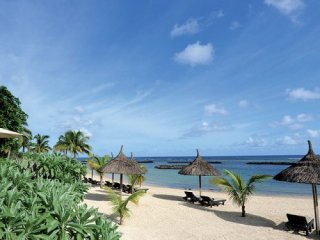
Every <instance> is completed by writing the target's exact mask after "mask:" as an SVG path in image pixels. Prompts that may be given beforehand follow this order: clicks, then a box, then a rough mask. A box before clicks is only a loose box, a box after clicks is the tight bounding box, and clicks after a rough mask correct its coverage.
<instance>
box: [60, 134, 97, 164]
mask: <svg viewBox="0 0 320 240" xmlns="http://www.w3.org/2000/svg"><path fill="white" fill-rule="evenodd" d="M88 140H89V137H88V136H85V134H84V133H83V132H81V131H72V130H70V131H67V132H66V133H65V134H64V135H61V136H60V137H59V140H58V142H57V143H56V145H54V150H55V151H59V152H63V153H65V155H67V153H68V152H70V153H72V154H73V157H74V158H76V157H77V155H78V153H86V154H89V153H90V151H91V146H90V145H88V143H87V142H88Z"/></svg>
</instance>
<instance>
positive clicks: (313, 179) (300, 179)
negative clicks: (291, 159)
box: [273, 141, 320, 235]
mask: <svg viewBox="0 0 320 240" xmlns="http://www.w3.org/2000/svg"><path fill="white" fill-rule="evenodd" d="M308 145H309V151H308V153H307V154H306V155H305V156H304V157H303V158H301V160H300V161H298V162H297V163H296V164H294V165H292V166H290V167H288V168H286V169H284V170H282V171H281V172H280V173H278V174H277V175H276V176H274V178H273V179H275V180H278V181H286V182H297V183H309V184H311V185H312V195H313V207H314V216H315V222H316V234H317V235H319V217H318V193H317V184H319V183H320V159H319V158H318V156H317V155H316V154H315V153H314V151H313V149H312V145H311V142H310V141H308Z"/></svg>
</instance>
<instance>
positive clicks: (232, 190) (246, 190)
mask: <svg viewBox="0 0 320 240" xmlns="http://www.w3.org/2000/svg"><path fill="white" fill-rule="evenodd" d="M224 174H225V175H226V176H227V177H228V178H229V179H228V178H223V177H218V178H213V179H211V180H210V182H211V183H212V184H214V185H217V186H219V187H221V188H222V189H223V190H224V191H225V192H226V193H228V195H229V196H230V198H231V199H232V201H233V203H235V204H236V205H237V206H239V207H241V211H242V215H241V216H242V217H245V216H246V211H245V204H246V203H247V202H248V200H249V197H250V196H251V195H252V194H253V193H254V192H255V190H256V187H255V183H259V182H262V181H264V180H266V179H268V178H271V176H269V175H254V176H251V177H250V178H249V180H248V181H247V182H245V181H244V180H243V179H242V177H241V176H240V175H238V174H236V173H234V172H232V171H229V170H226V169H225V170H224Z"/></svg>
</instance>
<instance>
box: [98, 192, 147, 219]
mask: <svg viewBox="0 0 320 240" xmlns="http://www.w3.org/2000/svg"><path fill="white" fill-rule="evenodd" d="M104 189H106V191H107V193H108V196H107V197H108V199H110V200H111V203H112V205H113V207H112V211H113V213H114V214H117V215H118V216H119V217H120V221H119V224H120V225H122V223H123V220H124V219H125V218H127V217H129V216H130V209H129V208H128V206H127V205H128V203H129V202H132V203H134V204H138V203H139V200H140V198H141V197H142V196H143V195H144V194H145V193H144V192H142V191H137V192H135V193H132V194H130V195H129V196H128V197H127V198H126V199H122V198H121V196H120V195H119V194H117V193H116V192H114V191H113V190H112V189H111V188H109V187H104Z"/></svg>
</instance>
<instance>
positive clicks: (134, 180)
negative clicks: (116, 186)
mask: <svg viewBox="0 0 320 240" xmlns="http://www.w3.org/2000/svg"><path fill="white" fill-rule="evenodd" d="M140 168H141V169H142V170H143V171H144V172H147V168H146V167H145V166H143V165H140ZM127 177H128V182H129V184H130V185H131V190H132V192H134V187H135V185H136V184H139V185H140V188H141V185H142V183H143V182H144V181H145V180H146V177H145V176H144V175H142V174H141V175H139V174H129V175H127Z"/></svg>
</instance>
